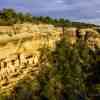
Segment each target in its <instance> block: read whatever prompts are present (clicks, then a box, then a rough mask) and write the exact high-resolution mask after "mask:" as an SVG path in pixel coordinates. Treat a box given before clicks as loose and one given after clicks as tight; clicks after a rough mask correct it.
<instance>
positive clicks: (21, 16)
mask: <svg viewBox="0 0 100 100" xmlns="http://www.w3.org/2000/svg"><path fill="white" fill-rule="evenodd" d="M23 22H33V23H36V24H38V23H47V24H53V25H55V26H61V25H64V26H67V27H72V26H74V27H86V28H87V27H96V26H97V25H95V24H87V23H81V22H72V21H70V20H68V19H63V18H60V19H53V18H51V17H49V16H46V17H43V16H32V15H31V14H30V13H22V12H15V11H14V10H13V9H6V8H4V9H2V10H1V11H0V25H13V24H16V23H23Z"/></svg>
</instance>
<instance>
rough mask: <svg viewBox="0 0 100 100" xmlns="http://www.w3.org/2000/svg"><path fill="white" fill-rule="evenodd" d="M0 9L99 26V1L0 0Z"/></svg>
mask: <svg viewBox="0 0 100 100" xmlns="http://www.w3.org/2000/svg"><path fill="white" fill-rule="evenodd" d="M2 8H14V9H16V10H17V11H24V12H31V13H32V14H33V15H35V16H40V15H41V16H51V17H56V18H60V17H64V18H68V19H72V20H76V21H77V20H78V21H84V22H92V23H96V24H100V0H0V9H2Z"/></svg>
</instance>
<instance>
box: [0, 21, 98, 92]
mask: <svg viewBox="0 0 100 100" xmlns="http://www.w3.org/2000/svg"><path fill="white" fill-rule="evenodd" d="M8 30H9V31H8ZM0 33H3V34H0V93H3V92H7V91H9V90H10V89H12V88H13V87H14V85H15V84H16V83H17V81H18V80H21V79H23V78H24V77H25V76H27V75H28V76H27V77H30V78H31V74H34V75H38V72H39V71H40V70H41V68H39V66H38V58H39V52H38V49H39V48H41V47H42V46H43V45H48V46H49V47H50V48H51V49H53V48H54V47H55V42H56V41H58V40H59V39H60V38H61V35H62V34H63V33H62V28H61V27H54V26H53V25H47V24H39V25H34V24H31V23H24V24H16V25H14V26H9V27H8V26H0ZM65 36H66V37H67V40H68V41H69V42H70V44H72V45H73V44H74V43H76V40H77V38H78V37H77V33H76V28H65ZM80 36H81V38H82V39H85V37H86V36H87V39H86V42H87V44H88V45H89V46H90V47H91V48H93V47H94V46H95V45H96V46H98V47H100V35H99V33H97V32H96V31H94V30H93V29H81V30H80Z"/></svg>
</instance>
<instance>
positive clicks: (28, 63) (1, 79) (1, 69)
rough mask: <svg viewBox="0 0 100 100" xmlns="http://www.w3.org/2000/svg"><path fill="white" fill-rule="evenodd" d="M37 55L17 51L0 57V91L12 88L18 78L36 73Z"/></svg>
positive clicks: (37, 70)
mask: <svg viewBox="0 0 100 100" xmlns="http://www.w3.org/2000/svg"><path fill="white" fill-rule="evenodd" d="M38 59H39V56H38V55H34V54H31V53H21V54H20V53H19V54H18V53H17V54H12V55H9V56H8V57H6V58H2V59H0V93H2V92H5V91H6V89H7V88H8V89H7V90H9V88H13V85H14V84H16V82H17V81H18V80H21V79H23V78H24V77H25V76H26V77H31V75H33V74H34V75H35V76H36V75H38V73H39V70H40V68H39V67H38Z"/></svg>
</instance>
